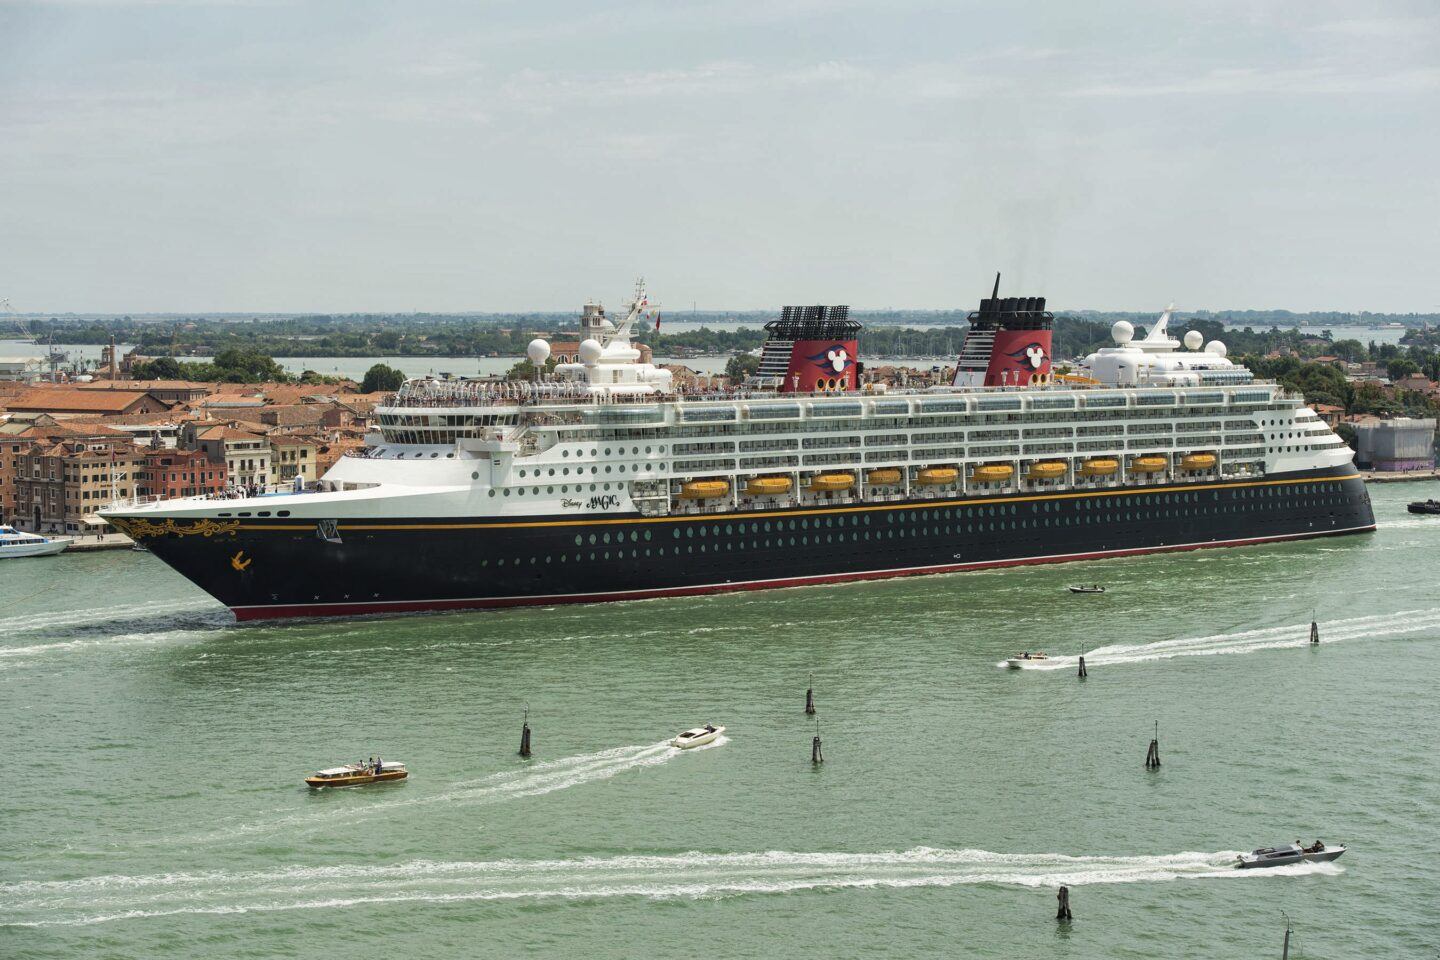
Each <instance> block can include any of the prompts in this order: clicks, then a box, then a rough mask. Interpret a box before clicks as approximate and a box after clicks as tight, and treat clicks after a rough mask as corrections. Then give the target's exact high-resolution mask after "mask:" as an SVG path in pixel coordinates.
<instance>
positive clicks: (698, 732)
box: [670, 723, 725, 750]
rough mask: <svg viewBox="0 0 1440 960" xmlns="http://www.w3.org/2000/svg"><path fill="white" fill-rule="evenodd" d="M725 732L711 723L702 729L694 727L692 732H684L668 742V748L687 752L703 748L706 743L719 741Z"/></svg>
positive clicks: (722, 728)
mask: <svg viewBox="0 0 1440 960" xmlns="http://www.w3.org/2000/svg"><path fill="white" fill-rule="evenodd" d="M724 732H725V728H724V727H718V726H716V725H715V724H713V723H707V724H705V726H703V727H695V728H694V729H693V730H686V731H685V732H684V733H681V734H679V735H677V736H676V737H675V738H674V739H673V740H671V741H670V746H672V747H679V748H680V749H681V750H689V749H691V748H693V747H703V746H705V744H707V743H714V742H715V741H716V740H717V739H719V737H720V734H722V733H724Z"/></svg>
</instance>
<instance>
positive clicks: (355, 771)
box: [305, 760, 410, 790]
mask: <svg viewBox="0 0 1440 960" xmlns="http://www.w3.org/2000/svg"><path fill="white" fill-rule="evenodd" d="M408 776H410V772H409V771H408V770H406V769H405V764H403V763H400V762H399V761H396V760H376V761H374V762H373V763H347V764H346V765H345V766H343V767H331V768H330V769H328V770H319V771H317V772H315V773H313V774H311V775H310V776H308V777H306V778H305V785H306V786H307V787H309V788H310V789H312V790H319V789H320V788H322V787H359V786H364V785H365V784H367V783H389V782H390V781H391V780H404V779H405V778H406V777H408Z"/></svg>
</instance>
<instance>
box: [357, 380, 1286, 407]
mask: <svg viewBox="0 0 1440 960" xmlns="http://www.w3.org/2000/svg"><path fill="white" fill-rule="evenodd" d="M1275 385H1276V381H1274V380H1269V379H1260V378H1255V379H1253V380H1249V381H1247V382H1244V383H1200V384H1184V385H1176V384H1165V383H1143V384H1113V383H1083V384H1082V383H1045V384H1039V385H1026V386H1014V385H1005V386H993V387H991V386H966V387H951V386H947V385H940V386H934V387H924V388H916V387H896V388H887V389H885V390H883V391H880V390H876V391H868V390H864V389H861V390H846V391H835V390H825V391H820V390H816V391H792V392H784V393H782V392H779V391H775V390H757V389H751V388H747V387H734V388H728V389H715V388H710V389H705V390H695V389H686V388H684V387H681V388H678V389H674V390H669V391H663V392H662V391H656V392H653V393H624V392H620V393H609V392H594V391H592V390H591V384H588V383H578V382H574V381H568V380H567V381H553V380H541V381H530V380H512V381H506V382H504V383H495V382H493V381H464V380H428V379H426V380H410V381H407V382H406V383H405V384H404V386H402V387H401V388H400V392H399V393H397V394H396V395H395V396H394V398H393V399H392V400H391V401H390V402H388V403H382V404H380V406H381V407H389V408H395V409H400V408H412V409H414V408H419V409H425V408H432V409H433V408H447V407H534V406H544V405H546V404H555V403H564V404H584V405H590V406H635V405H641V404H658V403H674V402H677V401H679V402H685V403H705V402H734V401H745V400H767V401H774V400H790V399H794V400H857V399H873V400H880V399H884V398H886V397H907V398H908V397H925V396H937V395H955V394H960V395H975V396H994V395H997V394H1011V393H1013V394H1028V395H1032V396H1033V395H1035V394H1038V393H1067V392H1075V391H1091V390H1176V389H1221V390H1237V389H1243V388H1245V387H1256V386H1261V387H1263V386H1275ZM1288 396H1289V393H1288V392H1287V391H1284V390H1281V391H1279V392H1278V393H1277V394H1276V398H1277V399H1285V398H1287V397H1288Z"/></svg>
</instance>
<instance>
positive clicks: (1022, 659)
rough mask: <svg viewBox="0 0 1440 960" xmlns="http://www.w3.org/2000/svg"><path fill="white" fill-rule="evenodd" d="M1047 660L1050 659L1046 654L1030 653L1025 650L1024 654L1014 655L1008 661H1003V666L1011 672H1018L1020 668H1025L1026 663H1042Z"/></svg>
mask: <svg viewBox="0 0 1440 960" xmlns="http://www.w3.org/2000/svg"><path fill="white" fill-rule="evenodd" d="M1049 659H1050V657H1049V655H1048V654H1045V653H1031V652H1030V651H1028V650H1027V651H1026V652H1024V653H1021V654H1016V655H1015V656H1013V657H1010V658H1009V659H1008V660H1006V661H1005V665H1006V666H1007V667H1009V668H1010V669H1011V670H1019V669H1020V668H1021V667H1023V666H1025V665H1026V664H1028V663H1044V662H1045V661H1046V660H1049Z"/></svg>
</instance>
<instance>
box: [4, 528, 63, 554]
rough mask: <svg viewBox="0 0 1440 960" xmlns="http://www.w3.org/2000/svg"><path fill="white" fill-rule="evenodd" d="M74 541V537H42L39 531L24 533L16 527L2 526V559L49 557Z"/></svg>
mask: <svg viewBox="0 0 1440 960" xmlns="http://www.w3.org/2000/svg"><path fill="white" fill-rule="evenodd" d="M74 542H75V540H74V538H73V537H42V536H40V535H39V534H38V533H22V532H21V531H19V530H16V529H15V528H14V527H0V560H3V559H4V558H6V557H49V556H53V555H55V554H57V553H60V552H61V551H62V550H64V549H65V548H66V547H68V546H70V544H72V543H74Z"/></svg>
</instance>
